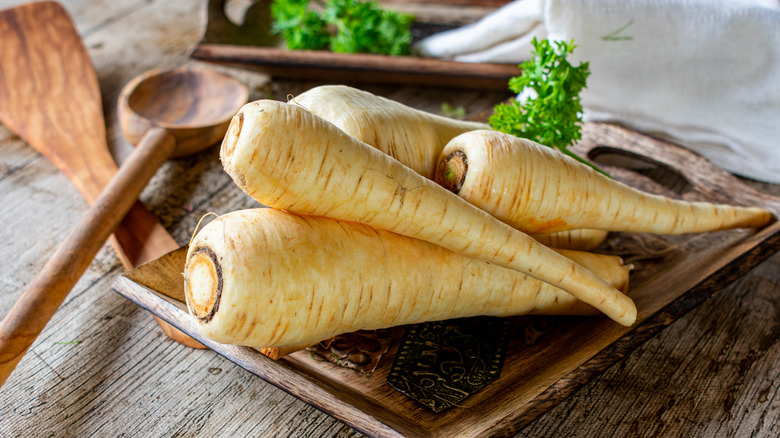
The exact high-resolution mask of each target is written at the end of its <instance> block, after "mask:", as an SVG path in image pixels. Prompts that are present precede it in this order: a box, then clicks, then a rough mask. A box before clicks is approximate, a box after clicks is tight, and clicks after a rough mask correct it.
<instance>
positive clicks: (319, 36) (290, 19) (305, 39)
mask: <svg viewBox="0 0 780 438" xmlns="http://www.w3.org/2000/svg"><path fill="white" fill-rule="evenodd" d="M271 16H272V17H273V24H272V26H271V30H272V31H273V32H274V33H277V34H281V35H282V38H284V41H285V43H286V44H287V47H288V48H289V49H290V50H320V49H323V48H325V47H327V45H328V42H329V41H330V33H328V29H327V23H325V20H323V19H322V18H321V17H320V16H319V15H318V14H317V13H316V12H313V11H310V10H309V0H284V1H274V2H273V3H271Z"/></svg>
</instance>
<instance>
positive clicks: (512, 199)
mask: <svg viewBox="0 0 780 438" xmlns="http://www.w3.org/2000/svg"><path fill="white" fill-rule="evenodd" d="M436 181H437V182H438V183H439V184H441V185H443V186H444V187H447V188H448V189H450V190H451V191H453V192H454V193H457V194H458V195H459V196H460V197H462V198H463V199H466V200H467V201H469V202H470V203H472V204H474V205H476V206H477V207H479V208H481V209H483V210H485V211H487V212H489V213H491V214H492V215H493V216H495V217H497V218H499V219H500V220H502V221H503V222H505V223H507V224H509V225H511V226H512V227H515V228H517V229H519V230H522V231H524V232H526V233H531V234H536V233H552V232H557V231H562V230H571V229H577V228H593V229H600V230H608V231H626V232H646V233H657V234H681V233H698V232H705V231H715V230H722V229H728V228H743V227H744V228H758V227H762V226H764V225H766V224H767V223H768V222H769V221H770V220H771V219H772V214H771V213H770V212H769V211H767V210H764V209H760V208H752V207H735V206H730V205H722V204H712V203H707V202H685V201H681V200H674V199H670V198H665V197H662V196H657V195H652V194H648V193H644V192H641V191H639V190H636V189H633V188H631V187H629V186H627V185H625V184H622V183H620V182H618V181H615V180H612V179H609V178H607V177H605V176H604V175H601V174H599V173H598V172H595V171H594V170H593V169H591V168H589V167H588V166H585V165H583V164H581V163H579V162H577V161H576V160H574V159H572V158H569V157H567V156H565V155H563V154H562V153H560V152H558V151H557V150H553V149H551V148H548V147H546V146H542V145H539V144H537V143H534V142H532V141H530V140H526V139H522V138H518V137H515V136H512V135H508V134H503V133H500V132H497V131H487V130H481V131H472V132H468V133H464V134H461V135H459V136H457V137H455V138H454V139H452V141H450V143H449V144H448V145H447V146H446V147H445V148H444V151H443V152H442V155H441V157H440V161H439V166H438V167H437V173H436Z"/></svg>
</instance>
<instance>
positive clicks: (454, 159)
mask: <svg viewBox="0 0 780 438" xmlns="http://www.w3.org/2000/svg"><path fill="white" fill-rule="evenodd" d="M468 170H469V162H468V158H467V157H466V154H465V153H463V151H458V150H456V151H454V152H452V153H451V154H448V155H446V156H444V157H442V159H441V160H439V163H438V165H437V166H436V176H435V179H436V181H437V182H438V183H439V184H441V185H442V186H443V187H444V188H445V189H447V190H449V191H451V192H452V193H455V194H457V193H458V192H460V189H461V188H462V187H463V182H464V181H465V180H466V174H467V173H468Z"/></svg>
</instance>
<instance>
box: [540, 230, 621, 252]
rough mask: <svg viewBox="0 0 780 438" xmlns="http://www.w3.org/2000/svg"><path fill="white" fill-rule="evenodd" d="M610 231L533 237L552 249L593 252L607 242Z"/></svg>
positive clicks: (582, 231)
mask: <svg viewBox="0 0 780 438" xmlns="http://www.w3.org/2000/svg"><path fill="white" fill-rule="evenodd" d="M608 234H609V231H604V230H593V229H588V228H580V229H576V230H566V231H558V232H557V233H549V234H532V235H531V237H533V238H534V239H536V240H537V241H539V242H540V243H543V244H544V245H547V246H549V247H551V248H562V249H574V250H577V251H593V250H595V249H596V248H598V246H599V245H601V244H602V243H603V242H604V241H605V240H607V235H608Z"/></svg>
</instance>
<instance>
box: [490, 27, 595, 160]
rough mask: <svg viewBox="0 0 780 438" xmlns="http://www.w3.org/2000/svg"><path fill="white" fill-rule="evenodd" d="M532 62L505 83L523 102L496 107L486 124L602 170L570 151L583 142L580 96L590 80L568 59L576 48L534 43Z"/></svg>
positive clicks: (569, 44) (559, 43) (586, 72)
mask: <svg viewBox="0 0 780 438" xmlns="http://www.w3.org/2000/svg"><path fill="white" fill-rule="evenodd" d="M532 44H533V46H534V50H533V52H532V55H533V56H532V58H531V59H530V60H528V61H526V62H524V63H522V64H521V65H520V69H521V70H522V73H521V75H520V76H517V77H514V78H512V79H510V80H509V89H510V90H512V91H513V92H514V93H517V94H518V95H523V96H527V98H526V99H525V100H522V99H520V100H515V101H513V102H511V103H505V104H499V105H496V107H495V108H494V109H493V115H492V116H491V117H490V119H489V123H490V126H491V127H492V128H493V129H496V130H498V131H501V132H504V133H506V134H511V135H516V136H518V137H523V138H527V139H529V140H533V141H535V142H537V143H540V144H543V145H546V146H550V147H554V148H556V149H558V150H560V151H561V152H563V153H564V154H566V155H568V156H570V157H572V158H574V159H575V160H577V161H580V162H582V163H584V164H587V165H588V166H590V167H593V168H594V169H596V170H597V171H599V172H601V173H604V172H603V171H602V170H601V169H599V168H598V167H596V166H595V165H593V164H592V163H590V162H589V161H587V160H585V159H583V158H582V157H580V156H579V155H577V154H575V153H574V152H572V151H570V150H569V149H568V147H569V146H570V145H573V144H574V143H576V142H577V140H579V139H581V138H582V126H581V125H582V104H581V103H580V97H579V94H580V92H581V91H582V90H583V89H584V88H585V87H586V82H587V79H588V76H589V75H590V70H589V63H588V62H583V63H581V64H580V65H579V66H577V67H574V66H573V65H571V63H569V61H568V59H567V56H568V55H569V54H571V53H572V52H573V51H574V48H575V47H577V46H576V45H575V44H574V41H573V40H572V41H569V42H565V41H555V42H554V45H553V44H551V43H550V41H549V40H546V39H543V40H541V41H539V40H537V39H536V38H534V39H533V41H532Z"/></svg>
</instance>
